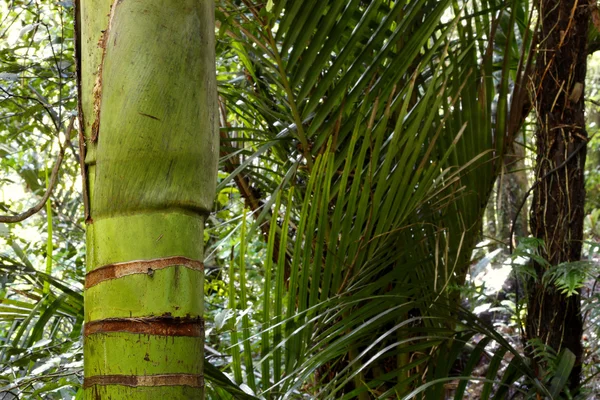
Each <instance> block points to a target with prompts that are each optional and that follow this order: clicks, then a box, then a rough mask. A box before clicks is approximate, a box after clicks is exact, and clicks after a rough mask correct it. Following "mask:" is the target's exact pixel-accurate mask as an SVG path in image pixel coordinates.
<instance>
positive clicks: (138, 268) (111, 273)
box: [85, 256, 204, 289]
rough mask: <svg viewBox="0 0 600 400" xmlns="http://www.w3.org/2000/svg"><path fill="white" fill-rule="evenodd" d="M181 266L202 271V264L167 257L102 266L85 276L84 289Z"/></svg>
mask: <svg viewBox="0 0 600 400" xmlns="http://www.w3.org/2000/svg"><path fill="white" fill-rule="evenodd" d="M174 266H182V267H185V268H189V269H193V270H196V271H204V264H203V263H202V262H201V261H198V260H192V259H189V258H187V257H179V256H176V257H167V258H157V259H154V260H139V261H130V262H124V263H116V264H109V265H104V266H102V267H100V268H96V269H95V270H93V271H90V272H88V273H87V274H86V275H85V288H86V289H89V288H91V287H92V286H95V285H97V284H99V283H101V282H104V281H107V280H111V279H117V278H121V277H123V276H127V275H134V274H147V275H149V276H152V275H153V274H154V271H156V270H158V269H164V268H168V267H174Z"/></svg>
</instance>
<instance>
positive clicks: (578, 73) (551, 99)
mask: <svg viewBox="0 0 600 400" xmlns="http://www.w3.org/2000/svg"><path fill="white" fill-rule="evenodd" d="M539 13H540V20H541V24H540V26H541V30H540V33H539V34H540V36H539V41H538V42H539V43H540V45H539V52H538V59H537V64H536V75H537V76H536V78H537V79H536V82H535V88H534V90H535V92H534V93H535V108H536V117H537V121H538V130H537V132H536V141H537V159H536V183H535V187H534V190H533V196H534V197H533V204H532V209H531V216H530V226H531V232H532V234H533V235H534V236H535V237H537V238H539V239H543V241H544V243H545V248H544V249H542V250H541V251H542V253H543V254H542V255H543V256H544V258H545V259H546V260H547V262H548V264H547V265H540V264H535V270H536V274H537V276H538V279H536V280H531V281H530V282H529V284H528V297H529V299H528V317H527V336H528V338H529V339H534V338H535V339H540V340H541V341H542V342H543V343H545V344H546V345H549V346H550V347H551V348H553V349H554V350H556V351H559V350H561V349H565V348H566V349H569V350H570V351H571V352H573V354H574V355H575V367H574V368H573V370H572V372H571V375H570V377H569V387H570V388H571V389H574V388H575V387H577V386H578V384H579V380H580V376H579V375H580V373H581V357H582V352H583V349H582V346H581V333H582V318H581V313H580V297H579V294H574V295H571V296H567V295H566V294H564V293H562V292H561V291H560V290H559V289H557V288H556V287H555V286H553V285H546V284H544V281H543V280H542V277H543V276H544V274H545V273H546V271H547V270H548V268H550V266H555V267H556V266H558V265H560V264H563V263H566V262H574V261H579V260H580V257H581V246H582V240H583V217H584V214H583V213H584V210H583V205H584V197H585V187H584V165H585V156H586V147H585V145H586V142H587V133H586V130H585V118H584V101H583V97H584V96H583V89H584V81H585V73H586V58H587V52H586V39H587V30H588V23H589V8H588V5H587V3H582V2H578V1H577V0H543V1H541V2H540V3H539Z"/></svg>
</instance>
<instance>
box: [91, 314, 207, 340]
mask: <svg viewBox="0 0 600 400" xmlns="http://www.w3.org/2000/svg"><path fill="white" fill-rule="evenodd" d="M203 328H204V320H203V319H202V318H200V317H198V318H174V317H168V316H163V317H150V318H119V319H117V318H115V319H104V320H101V321H92V322H86V323H85V326H84V330H83V335H84V336H86V337H87V336H89V335H93V334H96V333H107V332H126V333H134V334H140V335H156V336H187V337H202V332H203Z"/></svg>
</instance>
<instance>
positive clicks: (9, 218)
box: [0, 117, 75, 223]
mask: <svg viewBox="0 0 600 400" xmlns="http://www.w3.org/2000/svg"><path fill="white" fill-rule="evenodd" d="M74 121H75V117H71V120H70V121H69V126H68V128H67V131H66V132H65V143H66V142H67V141H68V140H69V137H70V136H71V131H72V130H73V122H74ZM64 156H65V145H64V144H62V145H61V146H60V150H59V152H58V158H57V159H56V163H54V167H53V168H52V175H51V176H50V182H49V183H48V188H47V189H46V193H44V197H42V198H41V200H40V201H39V202H38V203H37V204H36V205H35V206H33V207H31V208H30V209H28V210H27V211H24V212H22V213H20V214H16V215H0V222H6V223H16V222H21V221H24V220H26V219H27V218H29V217H31V216H32V215H34V214H36V213H38V212H39V211H40V210H41V209H42V208H43V207H44V204H46V201H48V199H49V198H50V196H51V195H52V191H53V190H54V187H55V186H56V182H57V181H58V171H59V170H60V166H61V164H62V161H63V158H64Z"/></svg>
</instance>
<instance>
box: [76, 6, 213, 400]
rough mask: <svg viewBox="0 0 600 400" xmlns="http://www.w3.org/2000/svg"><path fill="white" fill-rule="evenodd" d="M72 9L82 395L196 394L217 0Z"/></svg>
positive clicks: (200, 381)
mask: <svg viewBox="0 0 600 400" xmlns="http://www.w3.org/2000/svg"><path fill="white" fill-rule="evenodd" d="M77 16H78V24H77V30H78V35H77V36H78V38H77V39H78V44H77V47H78V50H79V57H78V58H79V59H78V65H79V78H80V79H79V94H80V100H81V102H80V125H81V127H82V131H83V135H82V138H81V144H82V147H83V148H84V149H85V160H84V161H83V167H84V168H83V169H84V177H85V179H84V183H85V185H84V186H85V189H86V190H85V193H86V195H85V197H86V221H87V273H86V281H85V289H86V291H85V329H84V360H85V366H84V373H85V380H84V387H85V390H86V398H127V399H138V398H156V399H160V398H165V399H189V398H203V396H204V378H203V365H202V360H203V339H204V325H203V319H202V315H203V279H204V271H203V264H202V260H203V225H204V219H205V215H206V214H207V212H208V211H209V209H210V207H211V204H212V199H213V194H214V190H215V189H214V184H215V180H216V166H217V154H218V142H217V140H218V139H217V128H218V125H217V124H218V122H217V121H218V120H217V118H216V114H215V112H216V111H217V108H216V78H215V54H214V4H213V2H212V1H209V0H181V1H177V2H173V1H163V0H147V1H144V2H136V1H130V0H115V1H111V0H80V4H78V9H77ZM88 200H89V201H88Z"/></svg>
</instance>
